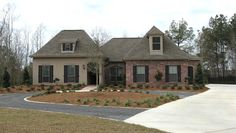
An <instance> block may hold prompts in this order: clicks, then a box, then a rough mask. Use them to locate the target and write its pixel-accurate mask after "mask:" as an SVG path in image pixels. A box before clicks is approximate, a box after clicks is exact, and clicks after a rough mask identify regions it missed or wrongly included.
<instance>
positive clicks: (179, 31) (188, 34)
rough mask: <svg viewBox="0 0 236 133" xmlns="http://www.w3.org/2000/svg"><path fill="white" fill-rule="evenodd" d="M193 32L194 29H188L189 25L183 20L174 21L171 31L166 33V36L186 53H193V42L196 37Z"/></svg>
mask: <svg viewBox="0 0 236 133" xmlns="http://www.w3.org/2000/svg"><path fill="white" fill-rule="evenodd" d="M193 32H194V31H193V28H192V27H188V23H187V22H186V21H185V20H184V19H182V20H180V21H179V22H176V21H174V20H173V21H172V22H171V24H170V27H169V31H168V30H167V31H165V34H166V35H167V36H168V37H169V38H170V39H172V40H173V41H174V42H175V43H176V44H177V46H178V47H180V48H182V49H183V50H185V51H186V52H193V49H194V46H193V45H192V42H193V39H194V37H195V35H194V33H193ZM181 44H182V46H181Z"/></svg>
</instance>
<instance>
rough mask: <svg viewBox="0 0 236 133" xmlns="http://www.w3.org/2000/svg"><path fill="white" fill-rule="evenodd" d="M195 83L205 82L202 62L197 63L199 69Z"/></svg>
mask: <svg viewBox="0 0 236 133" xmlns="http://www.w3.org/2000/svg"><path fill="white" fill-rule="evenodd" d="M195 83H197V84H204V82H203V72H202V66H201V64H198V65H197V71H196V75H195Z"/></svg>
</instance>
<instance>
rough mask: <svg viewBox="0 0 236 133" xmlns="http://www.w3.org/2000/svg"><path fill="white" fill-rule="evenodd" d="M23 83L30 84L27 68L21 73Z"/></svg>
mask: <svg viewBox="0 0 236 133" xmlns="http://www.w3.org/2000/svg"><path fill="white" fill-rule="evenodd" d="M23 83H24V84H27V85H29V84H30V76H29V72H28V69H27V67H25V68H24V73H23Z"/></svg>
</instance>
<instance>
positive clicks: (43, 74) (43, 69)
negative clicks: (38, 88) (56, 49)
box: [38, 65, 53, 83]
mask: <svg viewBox="0 0 236 133" xmlns="http://www.w3.org/2000/svg"><path fill="white" fill-rule="evenodd" d="M38 72H39V74H38V75H39V78H38V80H39V83H43V82H45V83H52V82H53V66H52V65H40V66H39V71H38Z"/></svg>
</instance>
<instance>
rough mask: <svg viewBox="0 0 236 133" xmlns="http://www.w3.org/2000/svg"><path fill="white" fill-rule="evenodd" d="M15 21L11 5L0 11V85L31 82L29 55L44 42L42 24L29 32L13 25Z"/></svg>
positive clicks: (43, 27)
mask: <svg viewBox="0 0 236 133" xmlns="http://www.w3.org/2000/svg"><path fill="white" fill-rule="evenodd" d="M16 21H17V18H16V15H15V14H14V7H13V6H12V5H7V6H6V7H5V8H3V9H2V10H1V11H0V59H1V60H0V75H1V78H0V85H2V86H5V87H6V86H9V85H19V84H22V83H27V84H30V83H31V82H32V80H31V79H32V60H31V59H30V58H29V55H31V54H33V53H34V52H35V51H37V50H38V49H39V48H41V46H42V44H43V43H44V33H45V26H44V25H43V24H40V25H39V26H38V27H37V28H36V29H35V30H34V32H30V31H29V29H27V28H25V29H17V27H14V25H15V22H16ZM8 78H10V79H9V80H7V79H8ZM7 81H8V82H9V83H6V82H7Z"/></svg>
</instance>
